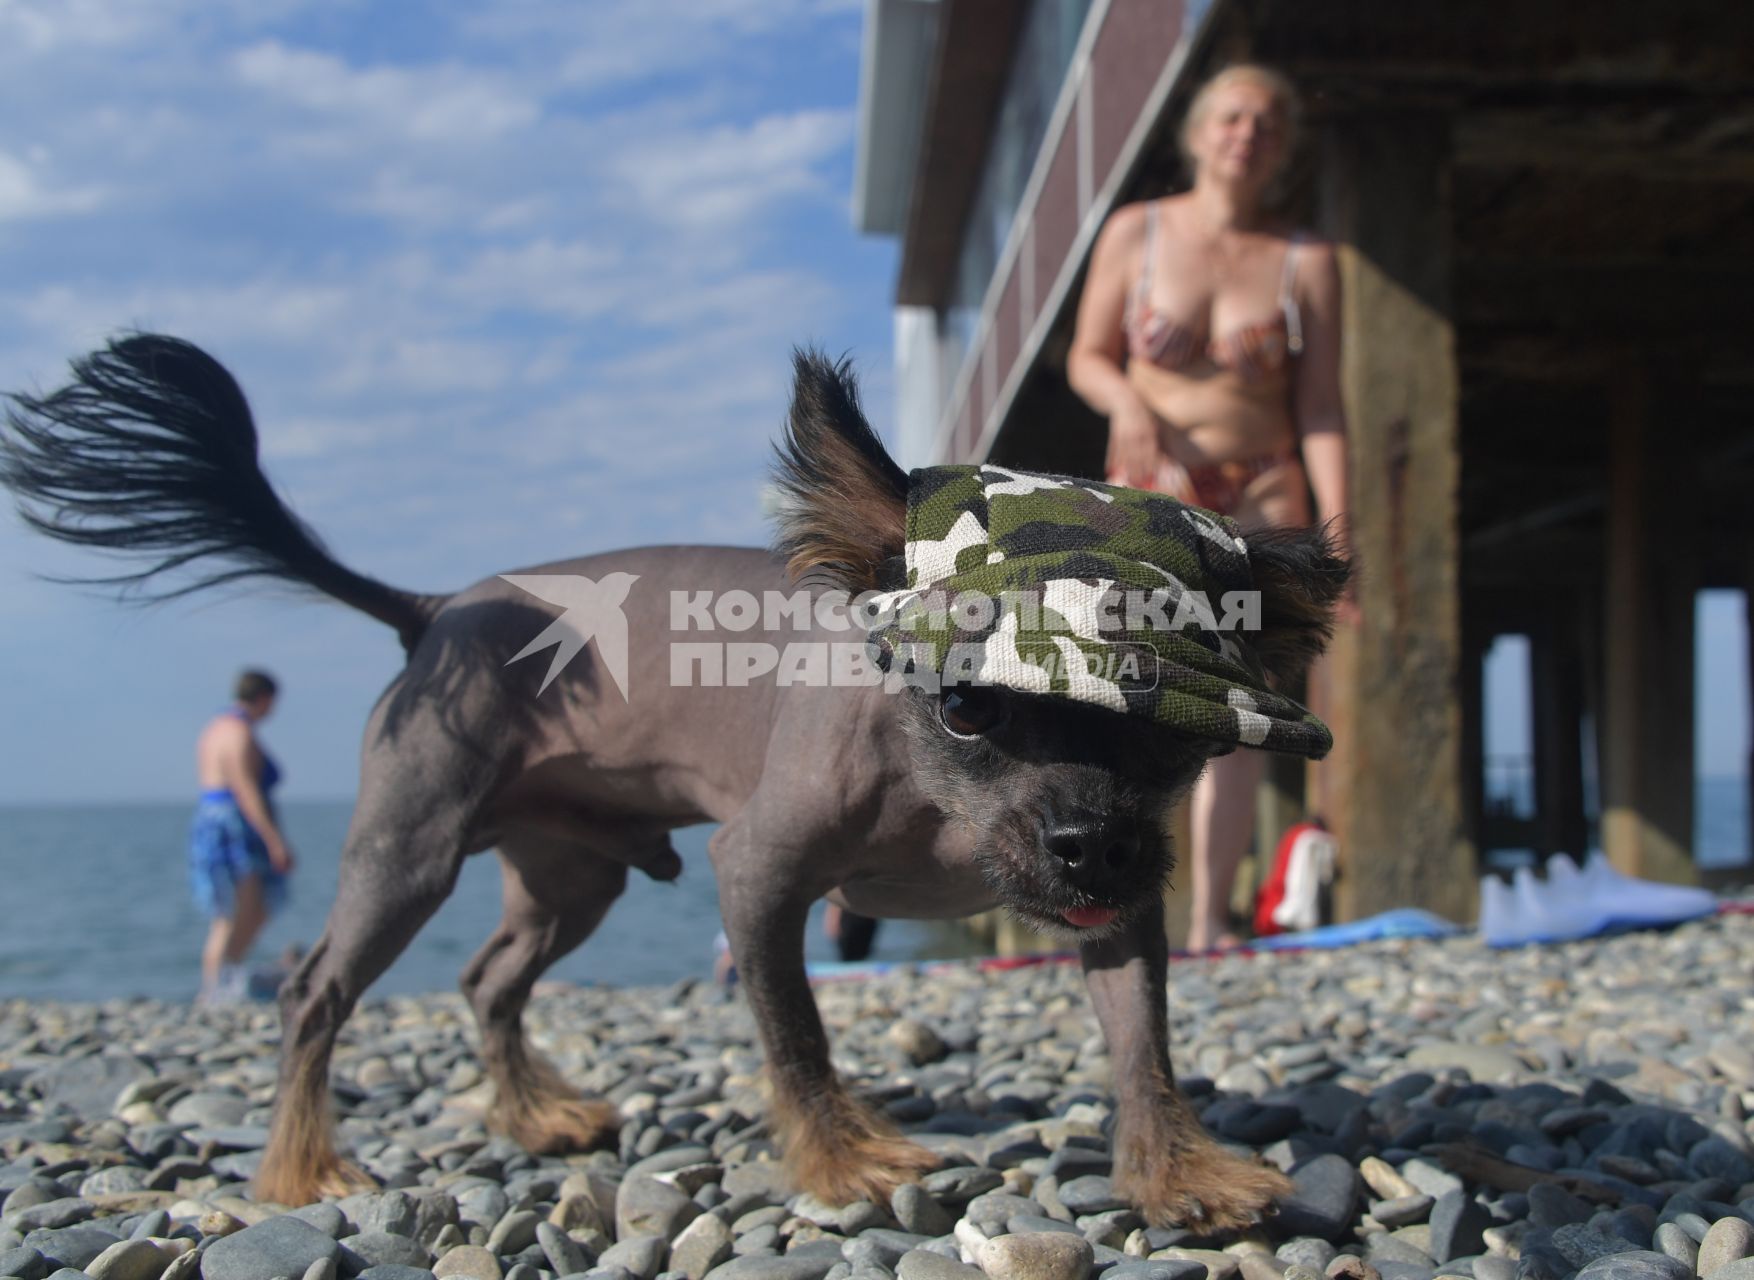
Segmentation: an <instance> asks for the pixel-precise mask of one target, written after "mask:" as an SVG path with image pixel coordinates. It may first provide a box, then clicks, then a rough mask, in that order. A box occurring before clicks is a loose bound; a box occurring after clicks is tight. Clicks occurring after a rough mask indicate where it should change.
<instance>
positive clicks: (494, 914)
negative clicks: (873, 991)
mask: <svg viewBox="0 0 1754 1280" xmlns="http://www.w3.org/2000/svg"><path fill="white" fill-rule="evenodd" d="M351 812H352V805H351V802H345V801H296V800H295V801H288V802H286V803H285V804H283V805H282V806H281V818H282V821H283V823H284V826H285V829H286V832H287V835H288V838H289V839H290V840H291V842H292V846H293V849H294V850H295V852H296V853H297V855H298V858H299V867H298V870H297V872H296V874H295V876H294V878H293V882H292V892H291V898H290V901H289V902H288V904H287V906H286V908H285V909H284V910H283V911H282V912H281V913H280V914H279V915H278V916H276V917H275V919H273V920H272V921H271V922H270V923H269V925H268V928H267V929H266V930H265V931H264V934H263V937H262V939H261V941H260V942H259V943H258V944H257V947H256V958H257V959H258V960H260V961H264V962H267V961H271V960H272V959H273V958H274V957H275V956H277V955H278V954H279V953H281V952H282V951H283V950H284V949H285V948H286V947H287V946H288V945H299V946H309V945H310V944H311V943H312V942H313V941H315V940H316V938H317V937H318V936H319V935H320V934H321V932H322V928H323V919H324V916H325V915H326V914H327V912H328V908H329V903H330V899H331V897H332V895H333V893H334V889H335V882H336V867H337V862H338V859H339V851H340V848H341V842H342V838H343V837H344V836H345V834H346V831H347V821H348V817H349V815H350V814H351ZM1695 813H1696V815H1697V818H1698V821H1697V822H1696V824H1695V828H1696V853H1697V857H1698V861H1699V863H1700V865H1702V866H1733V865H1737V864H1740V863H1744V862H1746V861H1747V858H1748V842H1749V836H1748V830H1749V828H1748V822H1749V814H1748V787H1747V784H1746V783H1745V782H1744V781H1743V780H1742V779H1739V778H1706V779H1703V780H1701V782H1700V790H1699V793H1698V799H1697V807H1696V809H1695ZM189 816H190V806H189V805H186V804H113V805H105V804H86V805H40V806H13V807H0V905H3V909H0V999H5V998H9V997H22V998H26V999H32V1000H77V1001H98V1000H107V999H110V998H113V997H118V996H151V997H156V998H159V999H167V1000H187V999H189V998H190V997H191V996H192V995H193V994H194V991H195V987H196V984H197V982H198V977H199V971H198V964H197V960H196V957H197V954H198V952H199V950H200V946H201V940H202V938H203V936H204V934H205V932H206V921H205V920H204V919H203V917H202V916H201V914H200V912H199V911H198V910H197V909H196V907H195V905H194V903H193V901H191V899H190V897H189V889H188V879H187V875H186V872H185V869H184V840H185V835H186V833H187V830H188V824H189ZM711 833H712V828H711V827H705V826H702V827H689V828H685V829H683V830H681V831H678V832H676V833H675V836H674V839H675V843H676V848H677V851H678V852H679V853H680V854H681V855H682V859H683V863H684V866H685V870H684V871H683V873H682V876H681V878H680V879H679V880H677V881H675V882H673V883H669V884H659V883H655V882H653V881H650V880H647V879H646V878H645V877H643V876H641V875H639V874H638V873H634V874H632V875H630V876H629V877H628V887H627V892H626V893H625V894H623V895H622V898H621V900H620V901H619V902H618V903H616V905H615V908H614V909H613V910H612V911H610V913H609V916H608V918H607V919H606V920H605V921H604V922H603V924H602V926H601V927H600V928H599V929H598V930H597V932H596V934H595V935H593V936H592V937H591V938H590V939H589V940H588V941H587V942H586V943H585V944H584V946H582V947H581V948H579V949H578V950H577V951H575V952H573V953H572V954H571V955H569V956H567V957H565V958H564V959H562V960H561V961H559V962H558V963H557V964H556V965H555V966H554V967H553V969H551V970H550V971H549V973H548V977H549V978H552V979H558V980H561V981H565V982H573V983H579V984H593V983H594V984H603V985H612V986H648V985H668V984H670V983H673V982H676V981H678V980H681V979H684V978H697V979H706V978H709V977H710V975H711V973H712V966H713V944H714V939H715V937H716V936H717V934H718V931H719V914H718V898H717V889H716V887H715V885H714V882H713V874H712V868H711V866H710V865H709V863H708V861H707V854H706V842H707V839H708V837H709V836H710V835H711ZM499 891H500V883H499V867H498V862H497V860H496V859H495V858H494V857H493V856H492V855H491V854H482V855H479V856H476V857H473V858H470V859H468V860H467V861H466V862H465V863H464V866H463V872H462V875H461V877H460V879H459V880H458V883H457V888H456V891H455V892H454V893H452V894H451V896H450V898H449V899H448V900H447V901H446V902H445V904H444V906H443V907H441V908H440V910H439V912H438V914H437V915H435V916H434V917H433V918H432V919H431V920H430V921H428V922H427V924H426V926H425V927H424V928H423V929H421V931H420V933H419V934H418V935H417V936H416V937H415V940H414V942H413V943H412V944H411V945H410V946H409V947H408V949H407V950H406V951H405V952H404V953H403V954H402V955H401V957H400V958H398V959H397V960H396V962H395V963H394V964H393V965H392V966H391V967H390V969H389V971H388V972H387V973H386V974H384V976H383V977H381V978H379V979H378V981H377V983H376V984H375V985H374V986H373V987H372V989H371V991H370V992H369V993H368V995H413V994H424V993H426V992H431V991H445V990H453V989H455V987H456V983H457V976H458V974H459V973H460V972H461V971H462V968H463V966H464V965H465V964H466V963H467V962H468V960H469V957H470V956H471V955H473V954H474V953H475V950H476V949H477V948H478V947H479V946H480V945H481V944H482V943H483V942H484V941H486V939H487V937H488V935H489V934H490V933H491V932H492V931H493V929H494V927H495V925H496V924H497V923H498V921H499V897H500V893H499ZM822 910H823V908H822V904H821V903H818V904H817V906H816V909H815V911H814V912H813V914H812V916H811V919H810V927H809V931H808V933H807V935H806V942H805V954H806V958H807V959H809V960H813V961H832V960H834V959H835V958H836V956H835V952H834V947H833V944H832V943H831V942H830V941H829V940H828V939H827V938H826V937H825V936H824V934H823V932H822ZM972 952H973V943H972V941H971V939H970V938H969V936H968V935H967V934H966V933H965V932H964V931H963V930H962V929H961V928H960V927H959V926H958V925H956V924H954V923H948V922H942V921H938V922H918V921H894V920H888V921H884V922H883V924H882V926H881V928H880V929H879V930H878V934H877V944H876V948H875V951H874V953H873V956H872V958H873V959H874V960H887V961H904V962H905V961H916V960H925V959H934V958H949V957H956V956H966V955H969V954H971V953H972Z"/></svg>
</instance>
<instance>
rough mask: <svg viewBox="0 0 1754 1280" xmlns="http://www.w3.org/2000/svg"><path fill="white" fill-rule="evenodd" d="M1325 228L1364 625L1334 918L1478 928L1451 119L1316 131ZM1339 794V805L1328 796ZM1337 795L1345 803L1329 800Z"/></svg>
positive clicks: (1346, 693)
mask: <svg viewBox="0 0 1754 1280" xmlns="http://www.w3.org/2000/svg"><path fill="white" fill-rule="evenodd" d="M1321 146H1322V161H1321V165H1320V172H1319V178H1318V183H1319V187H1320V192H1319V196H1320V205H1321V221H1322V224H1323V229H1324V230H1325V231H1327V232H1328V233H1329V234H1331V235H1332V236H1334V238H1335V239H1336V240H1338V241H1340V242H1342V243H1343V244H1346V245H1349V246H1352V247H1351V248H1349V249H1347V250H1345V251H1344V252H1343V253H1342V257H1341V279H1342V286H1343V289H1344V307H1345V325H1346V341H1345V347H1344V358H1343V365H1342V379H1343V384H1344V390H1345V396H1346V406H1347V415H1348V420H1349V429H1350V445H1349V450H1348V452H1349V454H1350V458H1351V465H1352V511H1351V518H1352V531H1353V541H1354V547H1355V550H1356V553H1357V556H1358V560H1359V563H1360V568H1361V577H1360V584H1359V589H1358V601H1359V606H1360V614H1361V619H1360V622H1359V625H1358V626H1357V628H1356V634H1355V635H1353V636H1351V637H1348V638H1346V639H1345V640H1344V641H1343V642H1342V644H1341V646H1340V648H1339V650H1338V652H1337V653H1336V655H1335V661H1333V662H1330V663H1329V664H1328V672H1327V675H1328V691H1327V692H1328V697H1329V699H1330V700H1331V702H1330V705H1332V704H1338V705H1340V706H1343V707H1347V708H1349V710H1348V711H1347V712H1346V713H1345V714H1343V715H1336V717H1335V718H1336V720H1337V721H1338V723H1339V725H1340V727H1341V729H1342V735H1341V736H1340V737H1339V739H1338V741H1337V743H1336V759H1335V760H1334V761H1333V764H1332V765H1331V766H1330V767H1329V768H1328V769H1327V770H1326V775H1327V776H1326V777H1324V779H1323V784H1324V789H1325V792H1326V794H1325V795H1324V796H1323V798H1322V799H1323V803H1324V805H1325V806H1326V807H1328V808H1329V809H1330V810H1331V811H1333V812H1334V813H1344V814H1345V819H1344V821H1345V827H1344V828H1343V829H1342V830H1340V832H1339V834H1340V840H1341V856H1342V858H1343V859H1344V868H1343V878H1342V880H1341V881H1340V883H1339V885H1338V890H1337V905H1338V908H1339V910H1340V913H1341V915H1342V916H1346V917H1357V916H1363V915H1369V914H1372V913H1375V912H1378V911H1383V910H1387V909H1389V908H1392V907H1406V906H1418V907H1424V908H1426V909H1428V910H1431V911H1435V912H1437V913H1439V914H1440V915H1444V916H1447V917H1448V918H1450V919H1452V920H1458V921H1466V920H1471V919H1473V917H1474V910H1475V900H1476V893H1477V888H1476V874H1477V865H1476V858H1475V850H1474V845H1473V843H1472V841H1471V840H1470V839H1469V837H1468V834H1467V830H1466V823H1465V821H1464V815H1463V782H1462V760H1461V742H1462V731H1461V721H1460V714H1459V709H1458V696H1457V695H1458V692H1459V686H1460V679H1461V671H1460V664H1461V646H1462V637H1461V624H1460V611H1459V603H1460V602H1459V547H1458V532H1457V487H1458V482H1459V477H1460V457H1459V451H1458V440H1457V435H1458V432H1457V421H1458V408H1457V372H1456V351H1455V332H1454V328H1453V324H1452V320H1451V306H1450V282H1451V264H1450V244H1451V233H1450V219H1449V171H1450V170H1449V155H1450V145H1449V136H1448V130H1447V125H1446V122H1445V121H1444V120H1443V118H1441V117H1437V116H1421V115H1418V114H1415V113H1392V114H1373V115H1365V116H1361V117H1357V118H1353V119H1347V120H1336V121H1333V122H1331V123H1330V124H1329V125H1328V126H1327V127H1325V128H1324V129H1323V131H1322V136H1321ZM1336 793H1342V794H1336ZM1336 801H1338V802H1337V803H1336Z"/></svg>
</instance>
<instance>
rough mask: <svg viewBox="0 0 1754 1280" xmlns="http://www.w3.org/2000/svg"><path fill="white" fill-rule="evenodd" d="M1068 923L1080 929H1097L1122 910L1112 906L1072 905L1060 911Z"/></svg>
mask: <svg viewBox="0 0 1754 1280" xmlns="http://www.w3.org/2000/svg"><path fill="white" fill-rule="evenodd" d="M1060 914H1061V915H1062V916H1064V917H1065V920H1066V923H1067V924H1070V925H1076V926H1077V927H1078V928H1080V929H1095V928H1097V927H1098V926H1100V925H1105V924H1107V923H1109V921H1111V920H1113V919H1114V918H1115V917H1116V916H1118V915H1120V912H1118V911H1115V910H1113V909H1112V908H1110V907H1071V908H1069V909H1067V910H1065V911H1062V912H1061V913H1060Z"/></svg>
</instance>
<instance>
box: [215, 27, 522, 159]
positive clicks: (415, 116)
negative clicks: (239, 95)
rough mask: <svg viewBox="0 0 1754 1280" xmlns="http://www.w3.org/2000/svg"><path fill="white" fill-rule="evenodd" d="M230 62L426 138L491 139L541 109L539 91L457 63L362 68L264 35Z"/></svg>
mask: <svg viewBox="0 0 1754 1280" xmlns="http://www.w3.org/2000/svg"><path fill="white" fill-rule="evenodd" d="M231 65H232V68H233V70H234V71H235V72H236V74H237V76H238V77H239V79H240V80H241V81H242V82H243V83H244V84H246V85H248V86H249V87H251V88H253V89H258V90H261V91H262V92H264V93H266V94H268V95H269V96H271V97H274V98H278V99H280V100H282V101H285V102H287V103H291V104H293V105H295V106H299V107H304V108H306V109H307V110H310V111H316V112H322V113H326V114H329V115H332V116H334V117H336V118H337V119H339V120H342V121H344V122H346V123H347V124H349V125H350V126H353V127H365V128H368V129H372V130H376V131H380V132H383V133H387V134H392V135H399V136H403V137H405V138H407V139H411V140H415V141H419V142H426V143H441V144H447V143H455V142H481V141H490V140H493V139H496V138H500V137H503V136H504V135H505V134H508V133H511V132H513V131H515V130H519V129H523V128H527V127H528V126H529V125H531V124H533V123H534V122H535V121H536V120H537V119H538V117H539V116H540V115H541V108H540V107H539V105H538V104H537V103H536V101H535V100H534V99H532V98H531V97H530V96H529V95H528V94H527V93H523V92H520V91H518V90H516V89H514V88H513V87H512V86H511V85H510V84H508V83H506V82H505V81H504V80H503V78H502V77H500V76H499V75H496V74H492V73H484V72H482V71H480V70H478V69H470V68H466V67H462V66H458V65H456V64H445V65H437V66H427V67H421V68H418V69H410V68H404V67H389V66H376V67H364V68H360V67H352V66H349V65H348V64H347V63H345V62H344V61H342V60H341V59H340V58H338V57H336V56H334V55H333V54H328V53H320V52H317V51H314V50H310V49H298V48H293V47H289V46H287V45H285V44H282V43H281V42H280V41H278V40H264V41H262V42H260V43H258V44H254V45H251V46H249V47H248V48H246V49H242V50H239V51H238V52H237V53H236V54H234V55H233V57H232V60H231Z"/></svg>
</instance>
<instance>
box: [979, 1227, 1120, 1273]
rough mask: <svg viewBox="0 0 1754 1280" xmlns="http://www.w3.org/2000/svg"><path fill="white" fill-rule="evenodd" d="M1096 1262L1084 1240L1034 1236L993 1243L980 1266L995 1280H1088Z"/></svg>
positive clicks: (1055, 1234)
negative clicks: (1086, 1279) (1092, 1265)
mask: <svg viewBox="0 0 1754 1280" xmlns="http://www.w3.org/2000/svg"><path fill="white" fill-rule="evenodd" d="M1095 1260H1096V1254H1095V1251H1094V1250H1093V1249H1092V1248H1091V1245H1090V1242H1089V1241H1088V1240H1086V1239H1084V1238H1083V1237H1082V1236H1075V1235H1062V1234H1060V1233H1058V1232H1031V1233H1029V1234H1027V1235H1016V1236H1000V1237H999V1238H998V1239H996V1240H989V1241H988V1242H987V1246H986V1248H985V1249H984V1250H983V1251H982V1254H981V1258H980V1264H981V1270H983V1271H985V1272H986V1273H987V1275H988V1276H990V1277H991V1278H992V1280H1085V1278H1086V1277H1087V1276H1088V1275H1089V1274H1090V1267H1091V1264H1092V1263H1093V1262H1094V1261H1095Z"/></svg>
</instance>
